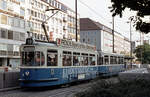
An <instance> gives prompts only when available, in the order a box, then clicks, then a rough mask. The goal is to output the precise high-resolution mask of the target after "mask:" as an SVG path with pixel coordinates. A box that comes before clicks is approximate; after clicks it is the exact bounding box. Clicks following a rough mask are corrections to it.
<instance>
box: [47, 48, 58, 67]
mask: <svg viewBox="0 0 150 97" xmlns="http://www.w3.org/2000/svg"><path fill="white" fill-rule="evenodd" d="M57 56H58V53H57V51H56V50H48V51H47V66H57Z"/></svg>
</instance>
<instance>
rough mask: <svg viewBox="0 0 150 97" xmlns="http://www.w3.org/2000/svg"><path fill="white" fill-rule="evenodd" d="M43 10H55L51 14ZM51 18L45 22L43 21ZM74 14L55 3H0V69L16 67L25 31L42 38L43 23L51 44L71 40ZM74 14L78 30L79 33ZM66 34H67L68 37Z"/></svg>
mask: <svg viewBox="0 0 150 97" xmlns="http://www.w3.org/2000/svg"><path fill="white" fill-rule="evenodd" d="M46 9H59V12H58V13H57V14H56V15H54V16H53V17H51V16H52V15H53V14H54V13H55V12H56V11H57V10H55V11H47V12H46V11H45V10H46ZM49 17H51V18H50V19H49V20H47V19H48V18H49ZM74 19H75V12H74V11H73V10H71V9H70V8H68V7H67V6H66V5H64V4H62V3H61V2H59V1H57V0H0V66H6V65H9V64H12V66H13V67H16V66H18V65H20V52H19V46H20V45H21V44H22V43H24V42H25V38H26V37H28V34H27V32H28V31H29V32H32V33H33V35H34V36H37V34H43V35H45V33H44V31H43V28H42V27H41V24H42V22H43V21H45V20H47V24H46V29H47V33H48V36H49V39H50V40H51V41H55V40H56V39H57V38H61V39H62V38H66V39H72V40H75V39H73V38H75V37H72V36H70V34H71V35H73V36H75V33H74V30H70V29H74V28H75V26H74V25H70V24H74V23H75V20H74ZM79 27H80V26H79V15H78V31H79V29H80V28H79ZM68 33H69V34H68Z"/></svg>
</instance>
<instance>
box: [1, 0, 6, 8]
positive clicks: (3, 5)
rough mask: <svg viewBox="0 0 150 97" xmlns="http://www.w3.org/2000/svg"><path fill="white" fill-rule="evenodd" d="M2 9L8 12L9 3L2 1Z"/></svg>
mask: <svg viewBox="0 0 150 97" xmlns="http://www.w3.org/2000/svg"><path fill="white" fill-rule="evenodd" d="M0 6H1V9H3V10H6V9H7V1H4V0H1V4H0Z"/></svg>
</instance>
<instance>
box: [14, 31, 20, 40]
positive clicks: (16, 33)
mask: <svg viewBox="0 0 150 97" xmlns="http://www.w3.org/2000/svg"><path fill="white" fill-rule="evenodd" d="M13 36H14V37H13V38H14V40H20V33H19V32H14V33H13Z"/></svg>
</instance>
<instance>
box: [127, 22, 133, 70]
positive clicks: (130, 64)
mask: <svg viewBox="0 0 150 97" xmlns="http://www.w3.org/2000/svg"><path fill="white" fill-rule="evenodd" d="M127 23H130V57H131V61H130V65H131V68H132V30H131V29H132V25H131V23H132V19H130V21H127Z"/></svg>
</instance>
